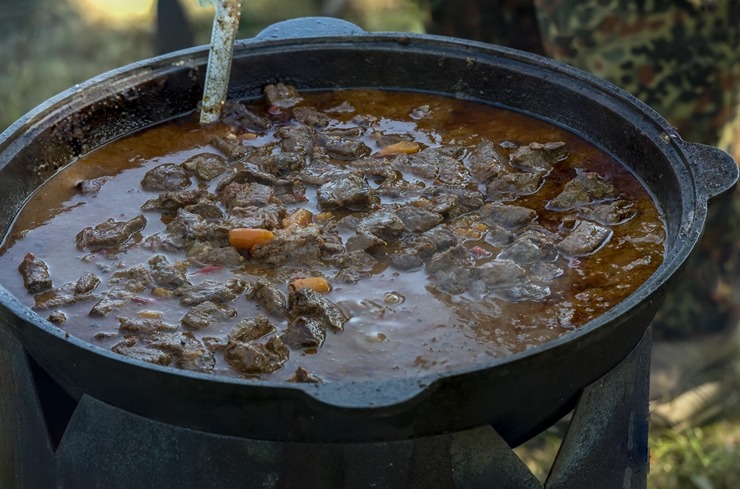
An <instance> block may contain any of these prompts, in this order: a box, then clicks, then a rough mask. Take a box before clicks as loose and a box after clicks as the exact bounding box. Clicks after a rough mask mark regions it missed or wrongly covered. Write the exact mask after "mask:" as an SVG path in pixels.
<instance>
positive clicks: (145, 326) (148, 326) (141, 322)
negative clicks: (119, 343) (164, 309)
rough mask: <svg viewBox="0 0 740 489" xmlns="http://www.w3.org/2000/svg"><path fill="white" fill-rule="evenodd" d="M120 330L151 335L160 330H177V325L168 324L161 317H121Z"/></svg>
mask: <svg viewBox="0 0 740 489" xmlns="http://www.w3.org/2000/svg"><path fill="white" fill-rule="evenodd" d="M118 330H119V331H120V332H121V333H126V334H135V335H149V336H151V335H153V334H155V333H159V332H170V333H172V332H175V331H177V326H173V325H171V324H167V323H165V322H164V321H162V320H161V319H149V318H130V317H119V318H118Z"/></svg>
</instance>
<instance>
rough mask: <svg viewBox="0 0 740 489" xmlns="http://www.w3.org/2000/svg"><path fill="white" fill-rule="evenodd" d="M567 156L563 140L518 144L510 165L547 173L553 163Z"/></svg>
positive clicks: (529, 170)
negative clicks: (525, 144)
mask: <svg viewBox="0 0 740 489" xmlns="http://www.w3.org/2000/svg"><path fill="white" fill-rule="evenodd" d="M567 157H568V152H567V150H566V149H565V143H563V142H560V141H558V142H548V143H545V144H542V143H530V144H529V145H527V146H520V147H519V148H517V150H516V151H515V152H514V154H512V155H511V158H510V161H511V164H512V166H515V167H518V168H520V169H522V170H524V171H528V172H533V173H544V174H547V173H549V172H550V171H551V170H552V168H553V166H554V165H555V163H557V162H558V161H562V160H564V159H565V158H567Z"/></svg>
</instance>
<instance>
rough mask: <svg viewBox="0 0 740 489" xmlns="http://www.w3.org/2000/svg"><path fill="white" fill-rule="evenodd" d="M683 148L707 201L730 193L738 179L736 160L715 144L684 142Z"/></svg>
mask: <svg viewBox="0 0 740 489" xmlns="http://www.w3.org/2000/svg"><path fill="white" fill-rule="evenodd" d="M682 145H683V150H684V153H685V154H686V156H687V157H688V158H689V161H691V162H694V163H695V165H693V166H692V169H693V171H694V177H695V178H696V182H697V184H698V185H699V189H700V190H701V191H702V192H703V193H704V194H705V195H706V197H707V201H712V200H714V199H716V198H718V197H722V196H724V195H727V194H729V193H730V192H732V190H733V189H734V188H735V185H736V184H737V181H738V174H739V173H740V172H739V171H738V164H737V162H735V160H734V159H733V158H732V156H730V155H729V154H727V153H726V152H724V151H722V150H721V149H719V148H715V147H714V146H708V145H706V144H699V143H689V142H683V143H682Z"/></svg>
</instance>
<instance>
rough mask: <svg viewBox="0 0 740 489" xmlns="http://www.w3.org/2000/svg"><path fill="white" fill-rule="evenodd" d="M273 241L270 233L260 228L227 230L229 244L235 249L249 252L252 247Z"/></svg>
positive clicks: (273, 237) (272, 235)
mask: <svg viewBox="0 0 740 489" xmlns="http://www.w3.org/2000/svg"><path fill="white" fill-rule="evenodd" d="M273 239H275V235H274V234H272V231H268V230H267V229H260V228H235V229H230V230H229V244H230V245H231V246H233V247H234V248H237V249H246V250H251V249H252V247H253V246H255V245H258V244H262V243H268V242H270V241H272V240H273Z"/></svg>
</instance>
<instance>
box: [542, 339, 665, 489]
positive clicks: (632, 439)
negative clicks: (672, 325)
mask: <svg viewBox="0 0 740 489" xmlns="http://www.w3.org/2000/svg"><path fill="white" fill-rule="evenodd" d="M651 335H652V328H648V330H647V332H646V333H645V336H643V338H642V340H641V341H640V343H638V345H637V346H636V347H635V349H634V350H633V351H632V352H631V353H630V354H629V355H628V356H627V358H625V359H624V360H623V361H622V363H620V364H619V365H617V367H615V368H614V369H613V370H612V371H611V372H609V373H608V374H606V375H605V376H604V377H602V378H601V379H599V380H597V381H596V382H594V383H593V384H591V385H590V386H588V387H586V388H585V389H584V391H583V393H582V394H581V398H580V399H579V401H578V404H577V405H576V408H575V410H574V411H573V417H572V420H571V422H570V425H569V427H568V431H567V433H566V435H565V438H564V439H563V442H562V445H561V446H560V450H559V451H558V454H557V457H556V459H555V462H554V463H553V466H552V469H551V471H550V475H549V476H548V478H547V482H546V483H545V488H546V489H592V488H594V487H599V488H600V489H612V488H614V489H627V488H629V489H645V488H646V487H647V474H648V421H649V417H650V413H649V407H648V402H649V376H650V351H651V341H650V340H651Z"/></svg>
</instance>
